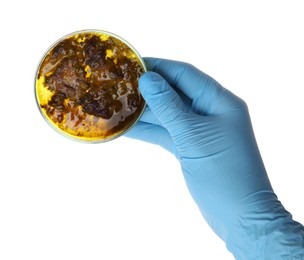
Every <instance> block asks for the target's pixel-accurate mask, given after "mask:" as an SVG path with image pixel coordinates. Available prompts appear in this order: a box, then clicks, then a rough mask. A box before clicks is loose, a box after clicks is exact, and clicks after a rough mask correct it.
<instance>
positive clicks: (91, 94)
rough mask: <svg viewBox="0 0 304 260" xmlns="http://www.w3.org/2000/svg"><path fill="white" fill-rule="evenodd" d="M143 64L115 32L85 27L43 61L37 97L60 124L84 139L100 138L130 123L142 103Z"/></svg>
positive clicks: (46, 113) (44, 110) (55, 123)
mask: <svg viewBox="0 0 304 260" xmlns="http://www.w3.org/2000/svg"><path fill="white" fill-rule="evenodd" d="M143 71H144V67H143V64H142V62H141V61H140V59H139V58H138V56H137V55H136V54H135V53H134V51H133V50H132V49H131V48H130V47H128V46H127V45H126V44H125V43H123V42H122V41H120V40H118V39H116V38H115V37H113V36H110V35H107V34H104V33H99V32H83V33H78V34H74V35H71V36H68V37H67V38H65V39H63V40H61V41H59V42H58V43H57V44H55V45H54V46H53V47H52V48H51V49H50V51H49V52H48V53H47V54H46V55H45V57H44V59H43V60H42V62H41V64H40V66H39V69H38V73H37V78H36V97H37V101H38V104H39V106H40V108H41V111H42V114H43V115H44V116H45V117H46V118H47V120H48V121H50V123H51V124H52V125H53V126H54V127H55V128H57V129H59V130H61V131H63V132H64V133H66V134H68V135H70V136H73V137H76V138H77V139H81V140H91V141H102V140H107V139H110V138H112V137H113V136H116V135H118V134H120V133H121V132H123V131H124V130H125V129H127V128H129V127H130V126H131V125H132V124H134V122H135V121H136V120H137V118H138V117H139V115H140V114H141V112H142V110H143V108H144V104H145V102H144V100H143V98H142V97H141V95H140V93H139V90H138V79H139V77H140V75H141V74H142V73H143Z"/></svg>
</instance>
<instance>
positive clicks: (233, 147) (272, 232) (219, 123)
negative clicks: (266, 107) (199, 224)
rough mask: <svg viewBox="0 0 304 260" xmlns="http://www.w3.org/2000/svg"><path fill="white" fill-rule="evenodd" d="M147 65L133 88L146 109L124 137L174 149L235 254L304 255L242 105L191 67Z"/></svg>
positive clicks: (301, 234)
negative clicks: (272, 184)
mask: <svg viewBox="0 0 304 260" xmlns="http://www.w3.org/2000/svg"><path fill="white" fill-rule="evenodd" d="M145 62H146V64H147V67H148V69H149V70H151V71H149V72H146V73H145V74H144V75H142V76H141V78H140V81H139V87H140V91H141V93H142V95H143V97H144V98H145V100H146V102H147V104H148V107H147V109H146V111H145V113H144V114H143V116H142V118H141V120H140V121H139V122H138V123H137V124H136V125H135V127H134V128H133V129H132V130H131V131H129V132H128V133H127V134H126V135H127V136H128V137H132V138H137V139H141V140H144V141H147V142H150V143H154V144H159V145H161V146H163V147H164V148H165V149H167V150H169V151H170V152H172V153H173V154H175V156H176V158H177V159H178V160H179V162H180V164H181V167H182V172H183V174H184V178H185V180H186V184H187V186H188V189H189V191H190V193H191V195H192V197H193V199H194V200H195V202H196V204H197V205H198V207H199V209H200V211H201V212H202V214H203V216H204V218H205V219H206V221H207V222H208V224H209V225H210V227H211V228H212V229H213V230H214V231H215V232H216V234H217V235H218V236H220V237H221V238H222V239H223V240H224V241H225V242H226V246H227V248H228V249H229V250H230V251H231V252H232V253H233V254H234V256H235V257H236V259H255V260H256V259H304V230H303V226H302V225H301V224H299V223H298V222H295V221H293V220H292V217H291V215H290V213H288V212H287V211H286V210H285V209H284V207H283V206H282V204H281V203H280V202H279V201H278V199H277V197H276V195H275V193H274V191H273V189H272V187H271V185H270V182H269V179H268V177H267V174H266V171H265V168H264V165H263V162H262V159H261V156H260V153H259V150H258V147H257V144H256V141H255V137H254V133H253V130H252V126H251V122H250V117H249V113H248V109H247V106H246V104H245V102H244V101H243V100H241V99H240V98H238V97H237V96H235V95H234V94H232V93H231V92H229V91H228V90H227V89H225V88H223V87H222V86H221V85H220V84H219V83H218V82H216V81H215V80H214V79H212V78H211V77H209V76H208V75H206V74H204V73H203V72H201V71H199V70H198V69H196V68H195V67H193V66H192V65H189V64H186V63H182V62H176V61H169V60H162V59H155V58H146V59H145ZM152 71H154V72H152ZM293 257H294V258H293ZM300 257H302V258H300Z"/></svg>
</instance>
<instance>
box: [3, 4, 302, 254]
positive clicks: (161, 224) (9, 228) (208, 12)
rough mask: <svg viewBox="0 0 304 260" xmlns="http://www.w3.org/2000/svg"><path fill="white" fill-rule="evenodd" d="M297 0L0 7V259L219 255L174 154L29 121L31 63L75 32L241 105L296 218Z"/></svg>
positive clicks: (34, 116) (33, 111)
mask: <svg viewBox="0 0 304 260" xmlns="http://www.w3.org/2000/svg"><path fill="white" fill-rule="evenodd" d="M301 2H302V1H293V0H290V1H280V0H275V1H267V0H263V1H241V0H240V1H226V0H223V1H216V0H210V1H194V0H187V1H164V0H162V1H158V0H157V1H155V0H154V1H130V0H129V1H125V0H117V1H103V0H99V1H90V0H86V1H83V0H82V1H78V0H74V1H64V0H61V1H57V0H56V1H55V0H54V1H33V0H28V1H21V0H20V1H14V0H10V1H2V2H1V4H0V13H1V15H0V19H1V23H0V26H1V31H0V32H1V38H0V44H1V47H0V59H1V60H0V72H1V81H0V88H1V92H0V95H1V96H0V113H1V116H0V131H1V132H0V133H1V142H0V150H1V157H0V160H1V161H0V162H1V163H0V171H1V172H0V259H3V260H8V259H31V260H35V259H65V260H67V259H73V260H76V259H91V260H94V259H132V260H135V259H187V260H196V259H233V257H232V255H231V254H230V253H229V252H228V251H227V250H226V248H225V245H224V243H223V242H222V241H221V240H220V239H219V238H217V237H216V235H214V234H213V232H212V231H211V230H210V228H209V227H208V226H207V224H206V223H205V221H204V219H203V217H202V216H201V215H200V212H199V211H198V209H197V207H196V205H195V203H194V202H193V201H192V199H191V197H190V195H189V194H188V191H187V189H186V186H185V185H184V181H183V177H182V173H181V171H180V168H179V165H178V162H177V161H176V160H175V158H174V156H172V155H170V154H169V153H168V152H166V151H164V150H162V149H161V148H160V147H157V146H153V145H150V144H146V143H142V142H140V141H135V140H130V139H127V138H125V137H121V138H119V139H117V140H115V141H112V142H109V143H105V144H95V145H89V144H81V143H77V142H74V141H71V140H69V139H66V138H64V137H62V136H61V135H59V134H57V133H56V132H55V131H54V130H53V129H51V128H50V127H49V126H48V125H47V124H46V122H45V121H44V120H43V118H42V117H41V115H40V114H39V112H38V109H37V106H36V103H35V98H34V86H33V82H34V74H35V70H36V67H37V65H38V62H39V59H40V58H41V56H42V54H43V53H44V52H45V50H46V49H47V48H48V47H49V46H50V45H51V44H52V43H53V42H54V41H56V40H57V39H58V38H60V37H62V36H64V35H65V34H68V33H70V32H73V31H76V30H81V29H94V28H96V29H103V30H107V31H111V32H113V33H115V34H118V35H120V36H121V37H123V38H125V39H126V40H128V41H129V42H130V43H131V44H132V45H133V46H134V47H135V48H136V49H137V50H138V52H139V53H140V54H141V55H142V56H154V57H162V58H170V59H175V60H183V61H187V62H190V63H192V64H194V65H195V66H197V67H199V68H200V69H201V70H203V71H205V72H206V73H208V74H209V75H211V76H213V77H214V78H215V79H217V80H218V81H219V82H220V83H221V84H222V85H223V86H225V87H226V88H228V89H230V90H231V91H233V92H234V93H235V94H237V95H239V96H240V97H242V98H243V99H244V100H246V102H247V104H248V105H249V109H250V112H251V117H252V121H253V125H254V130H255V133H256V138H257V141H258V144H259V147H260V150H261V153H262V156H263V159H264V163H265V165H266V168H267V171H268V174H269V176H270V179H271V181H272V184H273V186H274V189H275V191H276V193H277V195H278V197H279V199H280V200H281V201H282V202H283V204H284V205H285V207H286V208H287V209H288V210H289V211H290V212H292V214H293V216H294V218H295V219H296V220H298V221H300V222H302V223H304V211H303V198H304V189H303V181H302V180H303V177H302V176H303V174H304V164H303V160H304V158H303V152H302V150H303V146H304V137H303V133H304V126H303V123H302V121H303V112H304V102H303V100H304V94H303V91H302V90H303V87H304V77H303V71H304V70H303V69H304V39H303V31H304V15H303V13H304V10H303V7H302V6H303V5H302V3H301Z"/></svg>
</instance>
